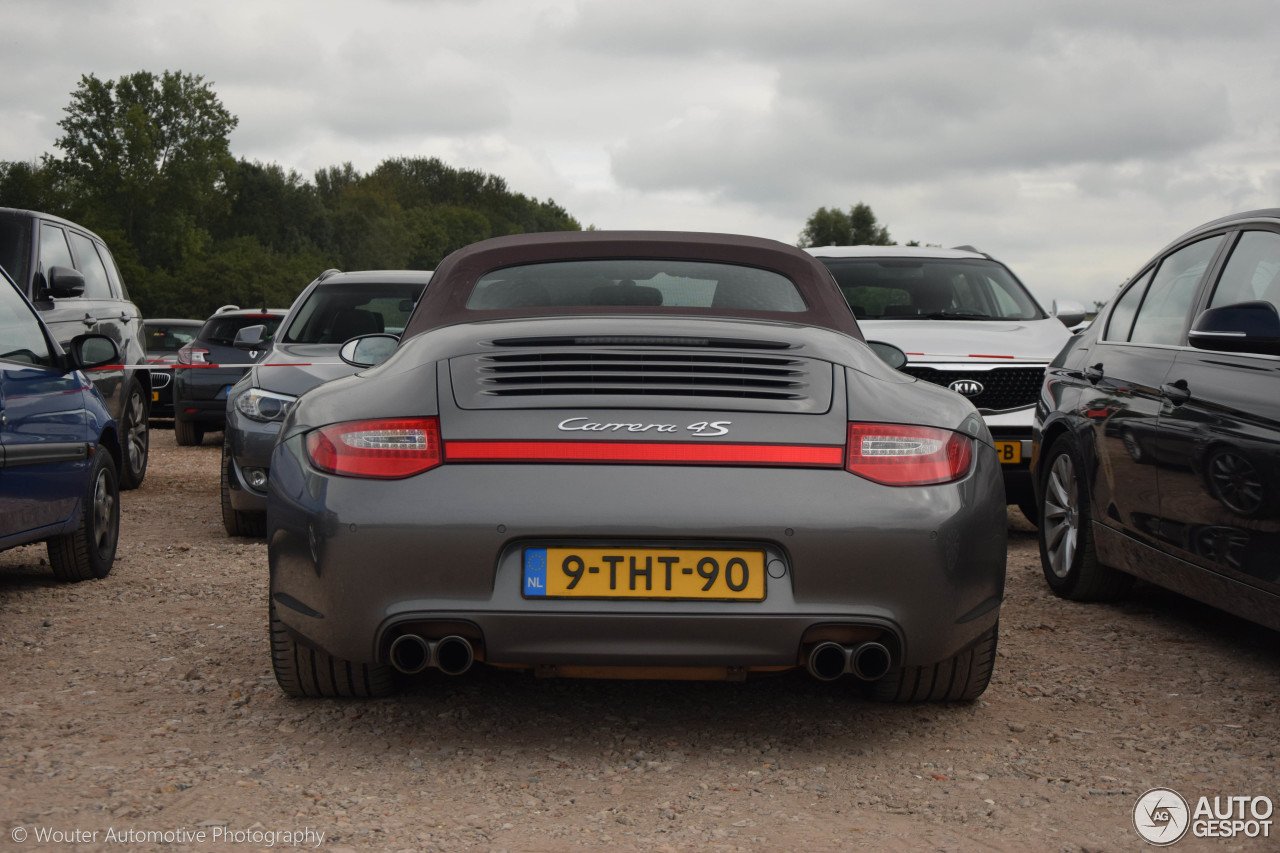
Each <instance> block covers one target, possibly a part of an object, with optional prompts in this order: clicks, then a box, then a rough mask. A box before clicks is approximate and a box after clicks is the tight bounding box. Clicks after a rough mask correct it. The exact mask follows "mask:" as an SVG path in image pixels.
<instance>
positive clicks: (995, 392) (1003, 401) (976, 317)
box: [805, 246, 1085, 519]
mask: <svg viewBox="0 0 1280 853" xmlns="http://www.w3.org/2000/svg"><path fill="white" fill-rule="evenodd" d="M805 251H807V252H808V253H809V254H811V255H813V256H815V257H817V258H818V259H819V260H820V261H822V263H823V264H825V265H826V266H827V268H828V269H829V270H831V274H832V275H833V276H834V277H835V280H836V283H837V284H838V285H840V291H841V292H842V293H843V294H844V298H845V299H846V300H847V301H848V303H849V305H850V307H852V308H853V313H854V314H855V315H856V316H857V318H858V325H859V326H860V327H861V328H862V333H863V334H864V335H865V336H866V338H867V340H875V341H884V342H886V343H890V344H893V345H894V346H896V347H898V348H899V349H901V350H902V351H903V352H905V353H906V354H907V364H906V366H905V367H903V368H902V370H903V372H905V373H909V374H910V375H912V376H914V377H916V378H917V379H923V380H925V381H926V382H933V383H935V384H937V385H945V386H946V387H948V388H950V389H951V390H952V391H955V392H957V393H959V394H963V395H964V396H966V397H968V398H969V399H970V400H971V401H972V402H973V404H974V405H975V406H977V407H978V411H980V412H981V413H982V416H983V418H984V419H985V420H986V422H987V426H988V427H990V429H991V435H992V437H993V438H995V442H996V449H997V450H998V451H999V452H1000V459H1001V462H1002V463H1003V467H1004V484H1005V495H1006V500H1008V502H1009V503H1012V504H1017V505H1018V507H1019V508H1020V509H1022V511H1023V514H1024V515H1026V516H1027V518H1028V519H1034V518H1035V517H1036V515H1035V496H1034V494H1033V491H1032V487H1031V474H1030V470H1029V466H1030V462H1031V419H1032V415H1033V414H1034V412H1035V406H1036V399H1037V397H1038V396H1039V394H1040V384H1041V382H1042V381H1043V379H1044V369H1045V366H1046V365H1047V364H1048V363H1049V362H1050V361H1052V360H1053V358H1054V356H1056V355H1057V354H1058V352H1059V351H1060V350H1061V349H1062V347H1063V345H1064V344H1065V343H1066V342H1067V340H1068V339H1069V338H1070V337H1071V332H1070V331H1069V330H1068V327H1070V326H1074V325H1076V324H1078V323H1080V322H1081V321H1082V320H1084V316H1085V311H1084V306H1082V305H1080V304H1078V303H1075V302H1059V303H1057V304H1056V305H1055V310H1054V312H1053V313H1052V314H1051V313H1048V312H1046V311H1045V310H1044V309H1043V308H1041V307H1040V305H1039V304H1038V303H1037V302H1036V300H1035V299H1034V298H1033V297H1032V296H1031V294H1030V293H1028V292H1027V289H1026V288H1025V287H1024V286H1023V285H1022V282H1020V281H1018V277H1017V276H1015V275H1014V274H1013V273H1012V272H1011V271H1010V270H1009V268H1008V267H1006V266H1005V265H1004V264H1002V263H1000V262H999V261H997V260H995V259H994V258H992V257H991V256H990V255H986V254H983V253H982V252H978V251H976V250H973V249H971V248H970V247H968V246H964V247H960V248H956V249H934V248H924V247H916V246H820V247H814V248H810V249H806V250H805Z"/></svg>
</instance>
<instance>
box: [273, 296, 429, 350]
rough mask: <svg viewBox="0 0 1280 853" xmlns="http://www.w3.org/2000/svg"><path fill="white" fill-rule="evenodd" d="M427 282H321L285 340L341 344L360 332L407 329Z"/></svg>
mask: <svg viewBox="0 0 1280 853" xmlns="http://www.w3.org/2000/svg"><path fill="white" fill-rule="evenodd" d="M425 287H426V284H425V283H416V282H396V283H381V282H347V283H332V284H320V285H318V286H317V287H316V288H315V289H314V290H312V291H311V295H310V296H308V297H307V301H306V302H304V303H303V304H302V307H301V308H299V309H298V312H297V314H296V315H294V318H293V320H292V321H291V322H290V323H289V328H288V329H287V330H286V331H285V334H284V337H283V338H282V341H283V342H284V343H287V344H340V343H343V342H345V341H349V340H351V339H352V338H356V337H360V336H361V335H373V334H378V333H380V332H385V333H388V334H393V335H398V334H400V333H401V332H403V331H404V326H405V323H407V322H408V321H409V315H410V314H412V313H413V308H414V306H415V305H416V304H417V303H418V297H420V296H422V291H423V289H424V288H425Z"/></svg>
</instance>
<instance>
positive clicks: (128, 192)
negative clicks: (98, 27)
mask: <svg viewBox="0 0 1280 853" xmlns="http://www.w3.org/2000/svg"><path fill="white" fill-rule="evenodd" d="M64 111H65V112H66V117H65V118H63V119H62V121H60V122H58V125H59V127H61V128H62V130H63V135H62V137H61V138H59V139H58V140H57V141H56V142H55V143H54V145H55V146H56V147H57V148H59V149H61V151H62V158H61V159H60V160H57V161H54V162H55V163H56V168H57V169H58V170H59V172H60V174H61V175H62V177H63V178H64V179H65V180H66V182H67V184H68V189H69V190H70V191H72V192H73V193H74V197H75V198H76V199H77V204H76V205H75V209H73V210H72V211H71V213H72V214H73V215H75V216H76V217H77V218H79V219H80V220H82V221H84V223H85V224H86V225H88V226H89V227H92V228H95V229H103V230H106V229H118V230H120V231H122V232H123V233H124V234H125V236H126V238H127V239H128V240H129V242H130V243H132V244H133V246H134V247H135V248H136V249H137V250H138V253H139V256H140V257H141V259H142V261H143V263H144V264H147V265H148V266H165V267H169V268H176V267H177V266H178V265H179V264H180V263H181V262H182V260H183V258H184V257H185V256H186V255H187V254H189V253H191V252H199V251H200V250H201V248H202V247H203V246H204V245H206V243H207V239H208V236H207V230H208V228H209V225H210V223H211V221H212V219H213V218H214V217H216V216H217V214H218V213H220V212H221V211H222V210H223V209H224V206H225V204H226V200H227V199H226V195H225V193H224V191H223V190H224V185H225V181H226V176H227V173H228V172H229V171H231V170H232V169H233V168H234V166H235V161H234V159H233V158H232V156H231V151H230V145H229V142H228V137H229V136H230V133H231V131H232V130H233V129H234V128H235V126H236V124H237V123H238V120H237V119H236V117H235V116H233V115H231V113H230V112H228V111H227V109H226V108H225V107H223V105H222V102H221V101H220V100H219V99H218V96H217V95H216V94H215V93H214V91H213V88H212V85H211V84H209V83H206V82H205V81H204V78H203V77H201V76H199V75H195V74H183V73H182V72H178V71H166V72H164V73H163V74H162V75H160V76H158V77H157V76H156V75H154V74H152V73H150V72H148V71H139V72H136V73H134V74H129V75H126V76H124V77H121V78H120V79H119V80H116V81H105V82H104V81H102V80H99V79H98V78H97V77H95V76H94V75H92V74H88V75H85V76H82V77H81V78H80V84H79V85H78V86H77V88H76V90H75V91H74V92H72V94H71V103H70V104H69V105H68V106H67V107H66V108H65V110H64Z"/></svg>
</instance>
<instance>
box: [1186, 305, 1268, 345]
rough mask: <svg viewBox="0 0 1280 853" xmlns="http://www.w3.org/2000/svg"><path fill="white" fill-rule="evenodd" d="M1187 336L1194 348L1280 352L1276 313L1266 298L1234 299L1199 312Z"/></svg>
mask: <svg viewBox="0 0 1280 853" xmlns="http://www.w3.org/2000/svg"><path fill="white" fill-rule="evenodd" d="M1187 339H1188V340H1189V341H1190V343H1191V345H1192V346H1193V347H1195V348H1196V349H1208V350H1219V351H1221V352H1252V353H1260V354H1262V355H1280V314H1278V313H1277V312H1276V307H1275V306H1274V305H1272V304H1271V303H1270V302H1237V303H1236V304H1234V305H1223V306H1222V307H1220V308H1210V309H1209V310H1207V311H1205V312H1203V313H1202V314H1201V315H1200V316H1199V317H1197V318H1196V321H1195V322H1194V323H1192V324H1191V331H1190V332H1189V333H1188V334H1187Z"/></svg>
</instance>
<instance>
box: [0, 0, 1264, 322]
mask: <svg viewBox="0 0 1280 853" xmlns="http://www.w3.org/2000/svg"><path fill="white" fill-rule="evenodd" d="M0 10H2V11H3V21H4V25H3V27H2V28H0V71H2V73H0V160H30V159H33V158H36V157H38V156H40V155H41V154H43V153H45V152H52V151H54V147H53V143H54V140H55V139H56V138H57V137H58V136H59V135H60V129H59V128H58V126H57V122H58V120H59V119H60V118H61V117H62V109H63V108H64V107H65V106H66V105H67V104H68V103H69V101H70V95H71V92H72V91H73V90H74V89H75V88H76V85H77V83H78V82H79V80H80V77H81V75H83V74H94V75H96V76H97V77H98V78H100V79H103V80H107V79H116V78H118V77H120V76H121V75H124V74H128V73H131V72H134V71H140V70H145V71H152V72H155V73H160V72H162V71H165V70H172V71H183V72H188V73H193V74H199V75H202V76H203V77H204V78H205V80H206V81H207V82H210V83H211V84H212V85H213V88H214V90H215V91H216V92H217V94H218V95H219V97H220V98H221V99H222V102H223V104H224V105H225V106H226V107H227V109H229V110H230V111H231V112H232V114H234V115H236V116H237V117H239V120H240V124H239V126H238V127H237V129H236V130H235V132H234V133H233V135H232V137H231V148H232V152H233V154H235V156H237V157H244V158H247V159H250V160H260V161H263V162H268V163H278V164H280V165H281V166H283V167H285V168H286V169H294V170H297V171H298V172H300V173H302V174H303V175H304V176H306V177H307V178H308V179H310V178H311V177H312V175H313V174H314V172H315V171H316V170H317V169H319V168H323V167H326V166H331V165H339V164H341V163H344V162H347V161H350V162H351V163H352V164H354V166H355V167H356V168H357V169H358V170H359V171H361V172H366V171H369V170H371V169H373V168H374V167H375V166H377V165H378V163H380V162H381V161H382V160H384V159H387V158H389V157H400V156H436V157H440V158H441V159H442V160H444V161H445V162H446V163H449V164H450V165H453V166H456V167H466V168H475V169H481V170H483V171H486V172H491V173H494V174H497V175H500V176H502V177H503V178H505V179H506V180H507V183H508V186H509V187H510V188H511V189H512V190H514V191H517V192H521V193H524V194H525V195H528V196H532V197H536V198H538V199H547V198H552V199H554V200H555V201H556V202H557V203H558V204H560V205H561V206H562V207H564V208H565V209H566V210H568V211H569V213H570V214H572V215H573V216H574V217H576V218H577V219H578V221H580V222H581V223H582V224H583V225H584V226H585V225H588V224H591V225H595V226H596V227H597V228H605V229H613V228H644V229H650V228H654V229H688V230H702V231H726V232H738V233H745V234H756V235H760V236H764V237H772V238H774V239H778V240H782V241H784V242H788V243H795V242H796V240H797V238H798V235H799V232H800V231H801V229H802V228H803V227H804V223H805V220H806V219H807V218H808V216H809V214H811V213H812V212H813V211H814V210H816V209H817V208H818V207H841V208H848V207H850V206H851V205H853V204H854V203H856V202H858V201H863V202H866V203H867V204H869V205H870V206H871V207H872V209H873V210H874V211H875V213H876V215H877V216H878V217H879V219H880V221H881V222H882V223H883V224H885V225H887V226H888V227H889V231H890V233H891V235H892V236H893V238H894V239H895V240H897V241H899V242H906V241H908V240H920V241H921V242H926V243H936V244H941V245H945V246H952V245H956V244H962V243H969V244H972V245H975V246H977V247H979V248H980V249H982V250H984V251H987V252H990V253H991V254H993V255H995V256H996V257H998V258H1000V259H1001V260H1004V261H1005V262H1006V263H1008V264H1009V265H1010V266H1011V267H1013V269H1014V270H1015V272H1017V273H1018V274H1019V276H1020V277H1021V278H1022V279H1023V280H1024V281H1025V282H1026V283H1027V284H1028V285H1029V286H1030V287H1031V289H1032V291H1033V292H1034V293H1035V294H1036V295H1037V297H1039V298H1040V299H1041V301H1042V302H1044V303H1046V306H1047V304H1048V302H1049V301H1050V300H1052V299H1054V298H1055V297H1056V298H1070V299H1076V300H1079V301H1082V302H1085V303H1086V304H1090V303H1092V301H1093V300H1107V299H1109V298H1110V296H1111V295H1112V293H1113V292H1114V290H1115V288H1116V286H1117V285H1119V284H1120V283H1121V281H1122V280H1124V279H1125V278H1127V277H1128V276H1130V275H1131V274H1132V273H1134V272H1136V271H1137V268H1138V267H1139V266H1140V265H1141V264H1142V263H1143V262H1144V261H1145V260H1146V259H1147V258H1149V257H1150V256H1151V255H1152V254H1154V253H1155V252H1156V251H1157V250H1158V249H1159V248H1160V247H1161V246H1163V245H1164V244H1165V243H1167V242H1169V241H1170V240H1172V239H1173V238H1175V237H1176V236H1177V235H1178V234H1180V233H1182V232H1183V231H1185V230H1187V229H1189V228H1191V227H1193V226H1195V225H1198V224H1200V223H1201V222H1204V221H1206V220H1209V219H1213V218H1216V217H1218V216H1222V215H1225V214H1228V213H1232V212H1235V211H1240V210H1248V209H1253V208H1259V207H1269V206H1280V193H1278V192H1277V190H1278V189H1280V148H1278V145H1277V143H1278V142H1280V127H1278V123H1280V85H1277V82H1278V81H1277V77H1278V75H1277V63H1278V62H1280V50H1278V49H1277V45H1280V32H1277V31H1278V30H1280V14H1277V12H1278V11H1280V9H1278V8H1277V4H1276V3H1275V1H1274V0H1217V2H1213V3H1206V2H1203V0H1195V2H1189V0H1070V2H1062V3H1038V2H1028V0H1011V1H1010V2H1004V0H967V2H963V3H957V2H952V0H936V2H913V0H896V2H879V0H875V2H864V0H787V2H780V0H775V1H774V2H756V1H755V0H701V1H700V0H643V2H636V0H359V2H353V0H342V2H327V0H305V2H295V0H225V2H194V0H131V2H126V0H119V2H114V1H113V0H91V1H86V0H56V2H50V0H0Z"/></svg>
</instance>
